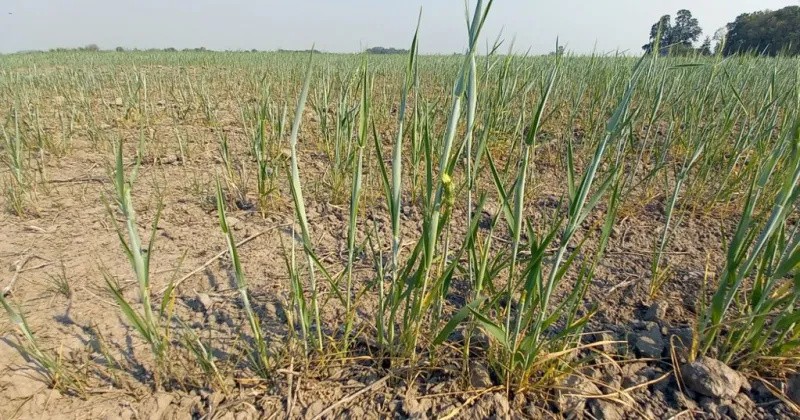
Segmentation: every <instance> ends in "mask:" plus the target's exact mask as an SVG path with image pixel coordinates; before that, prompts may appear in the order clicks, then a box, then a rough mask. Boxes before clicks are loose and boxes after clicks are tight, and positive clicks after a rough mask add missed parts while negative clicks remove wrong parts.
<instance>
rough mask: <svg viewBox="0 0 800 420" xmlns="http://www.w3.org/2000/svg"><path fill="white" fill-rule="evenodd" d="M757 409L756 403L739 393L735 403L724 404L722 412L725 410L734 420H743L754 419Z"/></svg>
mask: <svg viewBox="0 0 800 420" xmlns="http://www.w3.org/2000/svg"><path fill="white" fill-rule="evenodd" d="M755 408H756V405H755V403H753V401H752V400H751V399H750V398H749V397H748V396H747V395H745V394H742V393H739V395H737V396H736V398H734V399H733V401H731V402H728V403H726V404H723V406H722V407H720V409H721V410H725V414H727V416H728V417H730V418H732V419H733V420H742V419H747V418H751V417H752V413H753V410H754V409H755Z"/></svg>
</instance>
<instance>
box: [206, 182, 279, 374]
mask: <svg viewBox="0 0 800 420" xmlns="http://www.w3.org/2000/svg"><path fill="white" fill-rule="evenodd" d="M217 214H218V216H219V226H220V228H221V229H222V233H223V234H224V235H225V241H226V243H227V244H228V253H229V254H230V256H231V263H232V264H233V275H234V278H235V279H236V289H237V291H238V292H239V298H240V299H241V300H242V306H243V307H244V311H245V314H246V315H247V320H248V323H249V324H250V332H251V334H253V344H252V348H251V349H250V353H249V356H250V361H251V363H252V364H253V368H254V369H255V371H256V373H257V374H258V375H259V376H261V377H262V378H264V379H268V378H269V377H270V373H271V365H270V355H269V351H268V349H267V343H266V342H265V341H264V336H263V333H262V331H261V322H260V320H259V319H258V315H256V313H255V312H254V311H253V307H252V306H251V305H250V296H249V293H248V291H247V280H246V279H245V276H244V271H243V270H242V264H241V261H240V260H239V251H238V250H237V249H236V241H235V240H234V238H233V232H232V231H231V229H230V227H229V226H228V219H227V217H226V215H225V201H224V199H223V194H222V185H221V184H220V182H219V178H217ZM199 350H202V349H199ZM209 367H212V366H211V365H210V364H209ZM214 369H216V368H214Z"/></svg>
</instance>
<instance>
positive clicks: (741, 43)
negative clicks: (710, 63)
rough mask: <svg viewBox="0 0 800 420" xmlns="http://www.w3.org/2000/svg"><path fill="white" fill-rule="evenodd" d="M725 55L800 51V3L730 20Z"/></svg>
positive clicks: (793, 53) (799, 52) (772, 54)
mask: <svg viewBox="0 0 800 420" xmlns="http://www.w3.org/2000/svg"><path fill="white" fill-rule="evenodd" d="M727 29H728V33H727V39H726V42H725V48H724V49H723V52H724V54H725V55H730V54H736V53H741V52H755V53H758V54H766V55H771V56H775V55H778V54H781V53H783V54H789V55H797V54H800V6H789V7H784V8H783V9H780V10H775V11H769V10H765V11H761V12H754V13H745V14H742V15H739V17H737V18H736V20H735V21H733V22H731V23H729V24H728V27H727Z"/></svg>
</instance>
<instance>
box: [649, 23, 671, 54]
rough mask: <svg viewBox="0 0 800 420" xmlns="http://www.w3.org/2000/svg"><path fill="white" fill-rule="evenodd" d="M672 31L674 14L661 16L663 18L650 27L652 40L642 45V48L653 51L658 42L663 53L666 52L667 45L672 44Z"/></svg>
mask: <svg viewBox="0 0 800 420" xmlns="http://www.w3.org/2000/svg"><path fill="white" fill-rule="evenodd" d="M671 32H672V16H670V15H664V16H661V19H659V20H658V22H656V23H654V24H653V26H652V27H650V42H648V43H647V44H645V45H643V46H642V49H643V50H644V51H645V52H646V53H648V54H649V53H651V52H653V49H654V48H655V46H656V44H658V45H660V46H661V48H660V49H661V52H662V54H666V52H667V50H666V49H664V47H665V46H668V45H670V44H672V42H671V40H670V39H669V36H670V34H671Z"/></svg>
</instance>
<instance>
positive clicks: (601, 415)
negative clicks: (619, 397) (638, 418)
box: [589, 399, 623, 420]
mask: <svg viewBox="0 0 800 420" xmlns="http://www.w3.org/2000/svg"><path fill="white" fill-rule="evenodd" d="M589 410H590V411H591V412H592V416H593V417H594V418H596V419H598V420H621V419H622V415H623V410H622V407H620V406H618V405H617V404H614V403H612V402H610V401H605V400H601V399H593V400H591V401H589Z"/></svg>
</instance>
